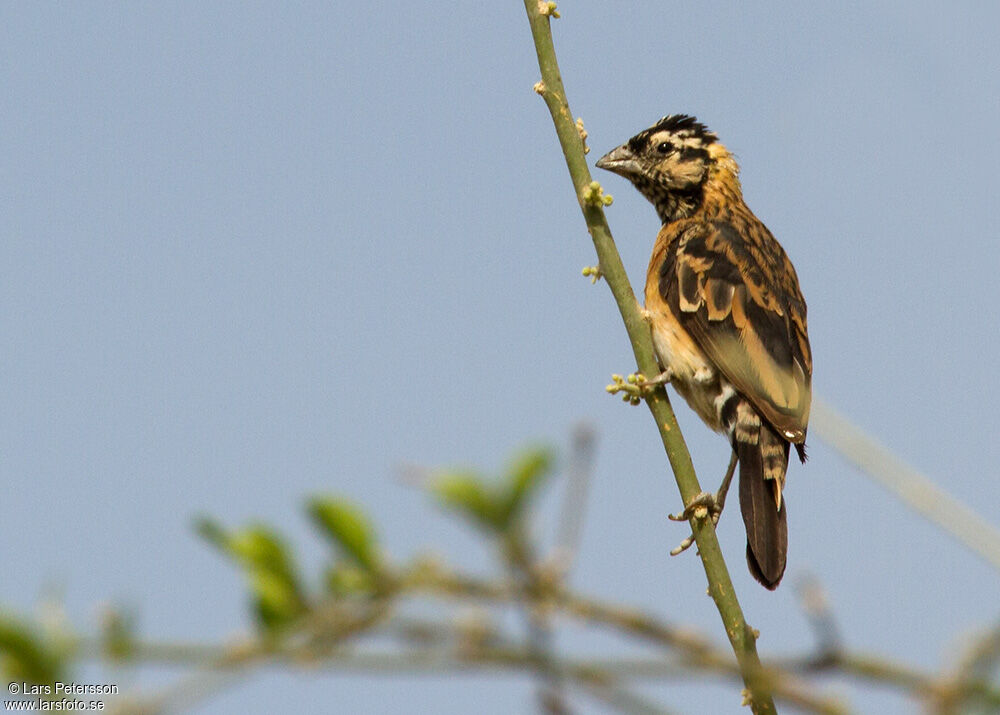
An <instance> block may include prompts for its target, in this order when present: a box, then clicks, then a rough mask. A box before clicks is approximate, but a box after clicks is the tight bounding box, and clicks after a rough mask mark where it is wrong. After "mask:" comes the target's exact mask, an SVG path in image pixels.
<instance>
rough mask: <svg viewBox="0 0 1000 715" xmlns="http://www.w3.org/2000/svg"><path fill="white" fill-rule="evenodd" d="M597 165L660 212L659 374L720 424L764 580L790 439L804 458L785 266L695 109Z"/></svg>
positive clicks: (797, 316)
mask: <svg viewBox="0 0 1000 715" xmlns="http://www.w3.org/2000/svg"><path fill="white" fill-rule="evenodd" d="M597 166H598V167H600V168H602V169H607V170H609V171H613V172H614V173H616V174H619V175H621V176H623V177H625V178H626V179H628V180H629V181H631V182H632V184H634V185H635V187H636V188H637V189H638V190H639V191H640V192H641V193H642V195H643V196H645V197H646V198H647V199H648V200H649V201H650V202H651V203H652V204H653V206H655V207H656V213H657V214H658V215H659V217H660V221H661V222H662V223H663V227H662V228H661V229H660V232H659V234H658V235H657V237H656V244H655V245H654V246H653V255H652V258H651V259H650V261H649V270H648V273H647V276H646V311H647V316H648V319H649V321H650V325H651V329H652V335H653V345H654V347H655V349H656V355H657V358H658V360H659V362H660V366H661V367H662V369H663V371H664V373H663V375H662V376H661V377H660V378H659V381H661V382H665V381H667V380H669V382H670V383H671V384H672V385H673V386H674V388H675V389H676V390H677V392H679V393H680V394H681V395H682V396H683V397H684V399H685V400H686V401H687V403H688V404H689V405H690V406H691V408H692V409H693V410H694V411H695V412H696V413H697V414H698V416H699V417H701V419H702V420H704V422H705V424H707V425H708V426H709V427H710V428H712V429H713V430H715V431H717V432H723V433H725V434H726V435H727V436H728V438H729V441H730V443H731V444H732V447H733V451H734V455H733V458H734V460H738V461H739V480H740V509H741V511H742V512H743V522H744V525H745V526H746V532H747V563H748V565H749V567H750V572H751V573H752V574H753V576H754V577H755V578H756V579H757V580H758V581H760V583H761V584H763V585H764V586H765V587H766V588H768V589H774V588H776V587H777V586H778V583H779V582H780V581H781V577H782V575H783V574H784V572H785V558H786V553H787V547H788V527H787V521H786V512H787V505H786V503H785V500H784V498H783V496H782V490H783V489H784V486H785V473H786V472H787V470H788V455H789V447H790V445H792V444H794V445H795V449H796V451H797V453H798V456H799V458H800V459H801V460H802V461H803V462H804V461H805V439H806V427H807V423H808V421H809V405H810V399H811V383H812V353H811V351H810V349H809V336H808V334H807V331H806V304H805V300H804V299H803V297H802V292H801V290H800V289H799V281H798V278H797V277H796V275H795V269H794V268H793V267H792V264H791V261H789V259H788V256H787V255H786V254H785V251H784V249H782V247H781V246H780V245H779V244H778V242H777V241H776V240H775V238H774V236H772V235H771V232H770V231H768V230H767V227H766V226H764V224H763V223H761V221H760V220H759V219H758V218H757V217H756V216H754V214H753V212H752V211H750V209H749V207H747V205H746V203H745V202H744V200H743V193H742V190H741V188H740V182H739V178H738V174H739V167H738V166H737V164H736V161H735V159H734V158H733V155H732V154H730V153H729V151H728V150H727V149H726V148H725V147H724V146H723V145H722V144H720V143H719V141H718V139H717V137H716V135H715V134H713V133H712V132H710V131H709V130H708V129H707V128H706V127H705V126H704V125H703V124H701V123H699V122H698V121H697V120H696V119H695V118H694V117H689V116H686V115H672V116H667V117H664V118H663V119H661V120H660V121H659V122H657V123H656V124H655V125H653V126H652V127H650V128H649V129H646V130H645V131H643V132H640V133H639V134H636V135H635V136H634V137H632V138H631V139H629V140H628V141H627V142H626V143H625V144H622V145H621V146H620V147H618V148H617V149H614V150H612V151H611V152H609V153H608V154H607V155H605V156H603V157H602V158H601V159H600V160H599V161H598V162H597ZM734 466H735V465H734V464H732V463H731V464H730V472H729V474H728V475H727V478H726V480H724V483H723V487H722V488H720V492H719V495H717V496H716V499H717V500H718V501H719V502H721V501H722V500H724V499H725V490H726V489H727V488H728V481H729V478H730V477H731V476H732V469H733V467H734ZM710 501H711V500H710Z"/></svg>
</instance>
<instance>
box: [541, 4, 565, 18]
mask: <svg viewBox="0 0 1000 715" xmlns="http://www.w3.org/2000/svg"><path fill="white" fill-rule="evenodd" d="M538 14H539V15H542V16H543V17H552V18H555V19H557V20H558V19H559V18H560V17H561V15H560V14H559V11H558V10H556V4H555V3H554V2H545V0H539V2H538Z"/></svg>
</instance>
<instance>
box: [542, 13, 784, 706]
mask: <svg viewBox="0 0 1000 715" xmlns="http://www.w3.org/2000/svg"><path fill="white" fill-rule="evenodd" d="M524 7H525V10H526V11H527V14H528V20H529V23H530V25H531V34H532V37H533V39H534V43H535V51H536V54H537V56H538V66H539V69H540V70H541V75H542V80H541V82H539V83H538V84H537V85H536V86H535V91H537V92H538V93H539V94H540V95H541V96H542V98H543V99H544V100H545V104H546V106H547V107H548V109H549V113H550V114H551V116H552V122H553V124H554V125H555V129H556V134H557V135H558V137H559V143H560V145H561V146H562V150H563V155H564V156H565V158H566V166H567V167H568V168H569V172H570V176H571V178H572V180H573V186H574V188H575V191H576V196H577V201H578V202H579V204H580V208H581V210H582V211H583V215H584V219H585V220H586V223H587V228H588V229H589V231H590V235H591V238H592V239H593V241H594V248H595V249H596V251H597V260H598V265H599V266H600V271H601V273H602V274H603V276H604V279H605V281H606V282H607V284H608V287H610V288H611V292H612V294H613V295H614V298H615V302H616V303H617V304H618V310H619V312H620V313H621V316H622V320H623V322H624V323H625V329H626V331H627V332H628V336H629V341H630V342H631V344H632V352H633V353H634V355H635V359H636V363H637V365H638V367H639V370H640V372H641V373H643V374H645V375H656V374H659V369H658V365H657V362H656V358H655V356H654V354H653V342H652V336H651V335H650V331H649V326H648V325H647V324H646V322H645V321H644V320H643V318H642V315H641V313H640V310H639V304H638V303H637V302H636V299H635V293H634V292H633V291H632V285H631V283H630V282H629V279H628V275H627V274H626V272H625V267H624V265H622V261H621V257H620V256H619V255H618V249H617V248H616V247H615V242H614V239H613V238H612V237H611V230H610V229H609V227H608V223H607V220H606V218H605V216H604V211H603V209H602V208H601V203H600V202H599V201H593V200H590V198H588V197H591V198H592V197H594V196H595V195H599V192H597V191H595V190H594V189H593V185H592V183H591V177H590V170H589V168H588V167H587V160H586V157H585V154H584V146H583V139H582V137H581V136H580V129H579V127H578V125H577V124H576V123H575V122H574V120H573V115H572V114H571V113H570V110H569V102H568V101H567V99H566V91H565V89H564V88H563V84H562V77H561V76H560V73H559V65H558V62H557V61H556V52H555V47H554V46H553V43H552V30H551V27H550V24H549V23H550V16H551V7H552V5H551V4H550V3H545V2H538V0H525V2H524ZM545 8H550V11H549V12H544V10H545ZM588 187H591V190H590V191H587V188H588ZM645 400H646V404H647V406H648V407H649V410H650V412H651V413H652V415H653V418H654V419H655V420H656V426H657V428H658V429H659V432H660V439H661V441H662V442H663V447H664V449H665V450H666V453H667V458H668V459H669V461H670V466H671V468H672V469H673V472H674V478H675V480H676V481H677V487H678V489H679V490H680V493H681V498H682V499H683V501H684V504H685V505H686V504H689V503H690V502H691V501H692V500H693V499H694V498H695V497H696V496H697V495H698V494H700V493H701V491H702V490H701V486H700V485H699V484H698V478H697V476H696V475H695V471H694V465H693V464H692V462H691V455H690V453H689V452H688V449H687V446H686V445H685V443H684V437H683V436H682V435H681V432H680V428H679V427H678V425H677V419H676V417H675V416H674V412H673V409H672V408H671V406H670V401H669V400H668V398H667V395H666V392H664V391H663V390H652V391H650V392H649V393H648V394H647V395H646V397H645ZM690 523H691V529H692V531H693V533H694V536H695V541H696V542H697V544H698V552H699V555H700V556H701V560H702V565H703V566H704V569H705V575H706V577H707V579H708V592H709V595H710V596H711V597H712V599H713V600H714V601H715V605H716V608H717V609H718V611H719V616H720V617H721V618H722V623H723V625H724V627H725V629H726V635H727V636H728V637H729V642H730V643H731V645H732V648H733V652H734V653H735V654H736V659H737V661H738V662H739V664H740V672H741V673H742V676H743V682H744V685H745V686H746V688H747V691H748V692H749V693H750V696H751V697H750V706H751V709H752V710H753V712H754V713H759V714H760V713H775V712H776V710H775V707H774V700H773V699H772V698H771V696H770V694H769V693H768V692H767V687H766V683H765V682H763V679H762V678H761V674H762V672H763V668H762V666H761V663H760V656H758V655H757V642H756V637H757V636H756V633H755V632H754V631H753V629H751V628H750V626H749V625H747V622H746V619H745V618H744V616H743V610H742V608H741V607H740V604H739V600H738V599H737V598H736V590H735V588H734V587H733V583H732V579H731V578H730V576H729V571H728V570H727V569H726V562H725V559H724V558H723V556H722V549H721V548H720V546H719V541H718V539H717V538H716V535H715V525H714V524H713V523H712V520H711V519H701V518H698V517H697V516H692V518H691V522H690Z"/></svg>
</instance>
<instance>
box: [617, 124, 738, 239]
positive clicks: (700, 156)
mask: <svg viewBox="0 0 1000 715" xmlns="http://www.w3.org/2000/svg"><path fill="white" fill-rule="evenodd" d="M597 166H598V167H599V168H601V169H607V170H608V171H613V172H614V173H616V174H618V175H620V176H623V177H625V178H626V179H628V180H629V181H631V182H632V183H633V184H634V185H635V187H636V188H637V189H638V190H639V191H640V192H641V193H642V195H643V196H645V197H646V198H647V199H649V201H650V202H651V203H652V204H653V206H655V207H656V212H657V214H659V216H660V220H661V221H663V223H668V222H670V221H676V220H677V219H680V218H685V217H687V216H690V215H691V214H692V213H694V211H695V210H696V209H697V208H698V207H699V206H700V205H701V203H702V200H703V197H704V189H705V185H706V183H707V182H708V181H709V180H710V179H711V178H713V177H714V176H717V175H719V174H720V172H723V171H724V172H726V173H728V174H729V175H731V176H732V179H733V181H735V180H736V174H737V172H738V171H739V169H738V168H737V166H736V162H735V161H734V160H733V157H732V155H731V154H730V153H729V151H728V150H727V149H726V148H725V147H724V146H723V145H722V144H720V143H719V141H718V138H717V137H716V136H715V134H713V133H712V132H711V131H709V130H708V129H707V128H706V127H705V125H704V124H701V123H700V122H699V121H698V120H696V119H695V118H694V117H689V116H687V115H685V114H672V115H670V116H666V117H664V118H663V119H661V120H660V121H658V122H657V123H656V124H654V125H653V126H651V127H650V128H649V129H646V130H644V131H641V132H639V133H638V134H636V135H635V136H634V137H632V138H631V139H629V140H628V141H627V142H625V143H624V144H622V145H621V146H620V147H618V148H617V149H612V150H611V151H610V152H608V153H607V154H605V155H604V156H602V157H601V158H600V159H598V160H597ZM737 186H738V184H737Z"/></svg>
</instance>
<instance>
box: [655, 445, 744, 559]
mask: <svg viewBox="0 0 1000 715" xmlns="http://www.w3.org/2000/svg"><path fill="white" fill-rule="evenodd" d="M736 461H737V460H736V452H733V455H732V457H731V458H730V459H729V467H728V469H726V476H725V477H723V478H722V484H720V485H719V491H717V492H715V494H711V493H709V492H702V493H701V494H699V495H698V496H696V497H695V498H694V499H692V500H691V503H690V504H688V505H687V506H686V507H684V511H682V512H681V513H680V514H667V518H668V519H670V520H671V521H690V520H691V518H692V517H694V518H695V519H707V518H709V517H711V519H712V525H713V526H714V525H716V524H718V523H719V517H721V516H722V510H723V509H724V508H725V507H726V494H728V493H729V485H730V483H731V482H732V481H733V474H734V473H735V472H736ZM693 543H694V534H690V535H689V536H688V537H687V538H686V539H684V541H682V542H681V543H680V544H679V545H678V546H677V547H676V548H674V549H672V550H671V551H670V555H671V556H677V555H678V554H682V553H684V552H685V551H687V550H688V549H689V548H691V544H693Z"/></svg>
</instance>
